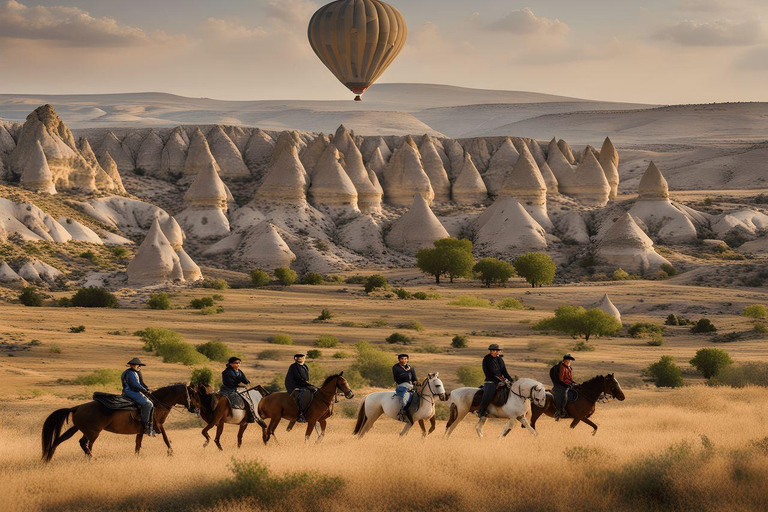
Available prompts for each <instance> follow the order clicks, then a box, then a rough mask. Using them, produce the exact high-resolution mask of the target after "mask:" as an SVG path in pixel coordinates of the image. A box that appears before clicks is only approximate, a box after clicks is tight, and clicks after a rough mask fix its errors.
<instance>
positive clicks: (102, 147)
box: [96, 131, 135, 172]
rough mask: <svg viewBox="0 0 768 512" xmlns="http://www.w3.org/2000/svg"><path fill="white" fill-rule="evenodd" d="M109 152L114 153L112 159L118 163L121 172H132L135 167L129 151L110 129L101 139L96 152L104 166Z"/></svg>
mask: <svg viewBox="0 0 768 512" xmlns="http://www.w3.org/2000/svg"><path fill="white" fill-rule="evenodd" d="M107 153H109V154H110V155H112V159H113V160H114V161H115V163H116V164H117V169H118V170H119V171H120V172H132V171H133V169H134V167H135V166H134V162H133V159H132V158H131V156H130V155H129V154H128V152H127V151H126V150H125V149H124V148H123V145H122V144H121V142H120V139H118V138H117V136H116V135H115V134H114V133H112V132H111V131H108V132H107V133H106V134H105V135H104V138H103V139H102V140H101V144H99V146H98V148H97V152H96V157H97V158H98V159H99V163H101V166H102V167H104V160H103V159H104V155H106V154H107Z"/></svg>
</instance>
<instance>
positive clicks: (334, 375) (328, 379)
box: [320, 373, 339, 387]
mask: <svg viewBox="0 0 768 512" xmlns="http://www.w3.org/2000/svg"><path fill="white" fill-rule="evenodd" d="M338 376H339V374H338V373H334V374H333V375H329V376H327V377H326V378H325V380H324V381H323V383H322V384H321V385H320V387H323V386H325V385H326V384H328V383H329V382H331V380H333V379H335V378H336V377H338Z"/></svg>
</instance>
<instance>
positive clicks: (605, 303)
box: [597, 293, 621, 322]
mask: <svg viewBox="0 0 768 512" xmlns="http://www.w3.org/2000/svg"><path fill="white" fill-rule="evenodd" d="M597 307H598V309H600V310H601V311H604V312H605V313H608V314H609V315H611V316H612V317H613V318H615V319H616V320H618V321H619V322H621V313H620V312H619V309H618V308H617V307H616V306H614V305H613V302H611V299H610V298H609V297H608V294H607V293H606V294H603V298H602V299H600V302H599V303H598V304H597Z"/></svg>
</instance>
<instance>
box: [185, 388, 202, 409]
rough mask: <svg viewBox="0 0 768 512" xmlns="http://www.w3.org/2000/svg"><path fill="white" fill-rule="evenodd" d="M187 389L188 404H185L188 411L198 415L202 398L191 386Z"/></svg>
mask: <svg viewBox="0 0 768 512" xmlns="http://www.w3.org/2000/svg"><path fill="white" fill-rule="evenodd" d="M186 388H187V403H186V404H185V406H186V408H187V411H189V412H191V413H192V414H198V413H199V412H200V396H199V394H198V392H197V389H195V387H194V386H193V385H192V384H190V385H188V386H186Z"/></svg>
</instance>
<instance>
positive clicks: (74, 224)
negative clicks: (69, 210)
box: [57, 216, 104, 245]
mask: <svg viewBox="0 0 768 512" xmlns="http://www.w3.org/2000/svg"><path fill="white" fill-rule="evenodd" d="M57 222H58V223H59V224H60V225H61V227H63V228H64V229H65V230H67V233H69V236H71V237H72V240H78V241H81V242H88V243H89V244H95V245H104V240H102V239H101V237H100V236H99V235H98V234H96V232H95V231H93V230H92V229H91V228H89V227H88V226H84V225H83V224H81V223H79V222H78V221H76V220H75V219H73V218H72V217H63V216H62V217H59V218H58V220H57Z"/></svg>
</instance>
